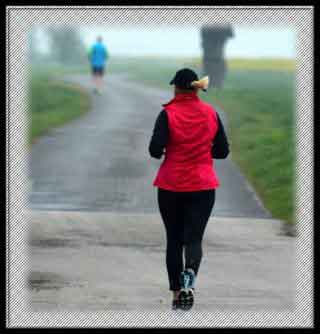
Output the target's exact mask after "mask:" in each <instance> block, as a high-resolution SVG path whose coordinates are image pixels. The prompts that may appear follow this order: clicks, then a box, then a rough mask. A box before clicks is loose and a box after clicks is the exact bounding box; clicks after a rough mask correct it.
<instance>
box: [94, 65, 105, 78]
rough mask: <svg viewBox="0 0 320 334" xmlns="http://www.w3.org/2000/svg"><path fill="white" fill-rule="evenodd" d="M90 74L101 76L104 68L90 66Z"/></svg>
mask: <svg viewBox="0 0 320 334" xmlns="http://www.w3.org/2000/svg"><path fill="white" fill-rule="evenodd" d="M91 70H92V74H94V75H100V76H102V75H103V74H104V66H92V68H91Z"/></svg>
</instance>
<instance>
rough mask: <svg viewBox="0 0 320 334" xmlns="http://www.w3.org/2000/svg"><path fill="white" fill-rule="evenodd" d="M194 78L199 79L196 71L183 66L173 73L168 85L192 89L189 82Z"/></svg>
mask: <svg viewBox="0 0 320 334" xmlns="http://www.w3.org/2000/svg"><path fill="white" fill-rule="evenodd" d="M196 80H199V78H198V75H197V73H196V72H194V71H193V70H191V69H189V68H183V69H181V70H179V71H178V72H177V73H176V74H175V76H174V78H173V79H172V80H171V81H170V85H175V86H177V87H179V88H182V89H192V86H191V82H192V81H196Z"/></svg>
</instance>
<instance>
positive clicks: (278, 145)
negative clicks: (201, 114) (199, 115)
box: [207, 70, 295, 224]
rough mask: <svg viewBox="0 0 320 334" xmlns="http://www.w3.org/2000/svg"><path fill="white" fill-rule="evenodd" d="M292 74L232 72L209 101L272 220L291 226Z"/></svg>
mask: <svg viewBox="0 0 320 334" xmlns="http://www.w3.org/2000/svg"><path fill="white" fill-rule="evenodd" d="M294 96H295V94H294V73H292V72H291V71H286V72H285V71H283V72H281V73H280V72H278V71H248V70H242V71H241V70H237V71H235V70H234V71H230V73H229V76H228V78H227V80H226V82H225V87H224V89H221V90H213V89H211V90H210V91H209V94H208V96H207V100H209V101H211V102H212V103H213V104H216V105H220V106H221V107H222V108H223V110H225V112H226V113H227V115H228V120H229V123H228V125H229V132H230V141H231V149H232V159H233V160H234V161H236V162H237V163H238V164H239V166H240V168H241V170H242V171H243V172H244V173H245V175H246V176H247V177H248V179H249V180H250V182H251V184H252V185H253V186H254V188H255V189H256V191H257V193H258V194H259V195H260V197H261V198H262V200H263V202H264V204H265V206H266V207H267V208H268V209H269V210H270V212H271V213H272V215H273V216H274V217H276V218H279V219H282V220H284V221H285V222H287V223H291V224H292V223H294V170H295V168H294V161H295V142H294V114H295V106H294V105H295V99H294Z"/></svg>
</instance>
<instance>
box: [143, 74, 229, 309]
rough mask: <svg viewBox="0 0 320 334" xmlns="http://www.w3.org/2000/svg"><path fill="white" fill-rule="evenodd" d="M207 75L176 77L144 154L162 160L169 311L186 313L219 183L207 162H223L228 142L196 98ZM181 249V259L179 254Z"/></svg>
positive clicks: (212, 115) (160, 187)
mask: <svg viewBox="0 0 320 334" xmlns="http://www.w3.org/2000/svg"><path fill="white" fill-rule="evenodd" d="M208 79H209V78H208V77H205V78H203V79H202V80H199V78H198V76H197V74H196V73H195V72H194V71H192V70H190V69H187V68H185V69H182V70H180V71H178V72H177V73H176V75H175V76H174V78H173V79H172V80H171V82H170V85H174V98H173V99H172V100H171V101H170V102H168V103H166V104H164V105H163V107H164V108H163V110H162V111H161V112H160V114H159V115H158V118H157V120H156V122H155V126H154V130H153V135H152V138H151V141H150V144H149V152H150V155H151V156H152V157H153V158H156V159H160V158H161V157H162V156H163V155H164V160H163V162H162V164H161V166H160V169H159V171H158V174H157V176H156V178H155V180H154V182H153V185H154V186H156V187H158V205H159V209H160V214H161V217H162V220H163V222H164V226H165V229H166V239H167V249H166V265H167V272H168V278H169V290H171V291H172V292H173V301H172V309H174V310H176V309H183V310H189V309H190V308H191V307H192V306H193V303H194V289H195V279H196V277H197V274H198V271H199V266H200V262H201V258H202V238H203V234H204V231H205V228H206V225H207V222H208V220H209V217H210V215H211V211H212V209H213V206H214V203H215V189H216V188H218V186H219V184H220V183H219V180H218V177H217V175H216V172H215V169H214V163H213V159H225V158H226V157H227V156H228V154H229V144H228V141H227V137H226V134H225V131H224V127H223V125H222V122H221V120H220V117H219V115H218V113H217V112H216V110H215V109H214V108H213V107H212V106H211V105H209V104H208V103H205V102H203V101H202V100H201V99H200V98H199V97H198V91H199V89H202V90H204V91H205V90H206V89H207V87H208ZM183 250H184V256H183Z"/></svg>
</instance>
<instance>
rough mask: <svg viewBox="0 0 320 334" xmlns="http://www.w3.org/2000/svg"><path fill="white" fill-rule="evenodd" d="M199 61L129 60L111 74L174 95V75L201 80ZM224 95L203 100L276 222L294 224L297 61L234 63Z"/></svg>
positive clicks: (213, 93) (213, 91)
mask: <svg viewBox="0 0 320 334" xmlns="http://www.w3.org/2000/svg"><path fill="white" fill-rule="evenodd" d="M200 65H201V62H200V60H199V59H177V58H168V59H161V60H160V59H156V58H141V59H127V60H126V61H125V62H124V61H122V62H121V61H118V62H114V63H112V62H111V63H110V68H109V70H110V71H112V72H125V73H127V74H128V75H129V78H131V79H132V80H137V81H140V82H141V81H142V82H144V83H145V84H147V85H154V86H158V87H161V88H165V89H170V86H169V84H168V83H169V81H170V80H171V78H172V77H173V75H174V73H175V71H176V70H177V69H179V68H182V67H191V68H193V69H195V70H197V71H198V73H199V74H201V68H200ZM228 68H229V71H228V75H227V78H226V81H225V85H224V88H223V89H210V90H209V91H208V93H207V94H205V93H201V97H202V98H203V99H205V100H207V101H209V102H211V103H212V104H213V105H217V106H220V107H221V108H222V109H223V110H224V111H225V112H226V114H227V116H228V128H227V131H228V136H229V139H230V142H231V150H232V159H233V160H234V161H236V162H237V163H238V164H239V166H240V169H241V170H242V172H243V173H244V174H245V175H246V176H247V178H248V179H249V180H250V182H251V184H252V185H253V186H254V188H255V189H256V191H257V193H258V194H259V196H260V198H261V199H262V200H263V202H264V205H265V206H266V207H267V208H268V209H269V210H270V212H271V213H272V215H273V216H274V217H275V218H279V219H282V220H284V221H285V222H287V223H289V224H293V223H294V179H295V178H294V176H295V175H294V170H295V163H294V162H295V139H294V118H295V117H294V115H295V98H294V97H295V93H294V75H295V73H294V69H295V63H294V61H292V60H283V59H253V60H249V59H233V60H231V61H229V62H228Z"/></svg>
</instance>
